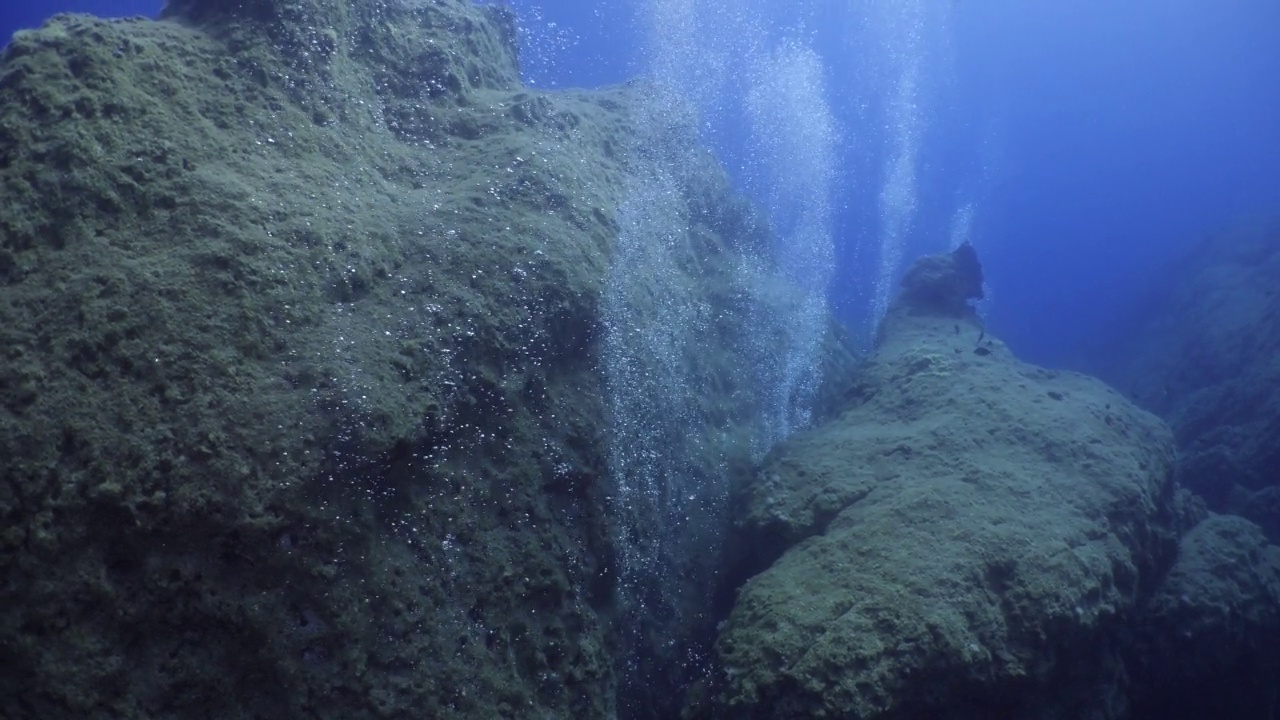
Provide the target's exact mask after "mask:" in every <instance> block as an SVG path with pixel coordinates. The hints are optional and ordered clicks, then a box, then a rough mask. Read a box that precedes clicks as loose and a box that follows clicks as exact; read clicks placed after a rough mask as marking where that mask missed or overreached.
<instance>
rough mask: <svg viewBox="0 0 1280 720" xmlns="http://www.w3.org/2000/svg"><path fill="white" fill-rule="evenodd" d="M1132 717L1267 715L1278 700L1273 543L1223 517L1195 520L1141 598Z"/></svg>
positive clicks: (1278, 606) (1279, 561)
mask: <svg viewBox="0 0 1280 720" xmlns="http://www.w3.org/2000/svg"><path fill="white" fill-rule="evenodd" d="M1135 635H1136V637H1137V638H1138V641H1137V642H1136V643H1135V647H1134V652H1133V654H1134V661H1133V662H1132V663H1131V666H1132V667H1134V668H1135V669H1138V670H1139V672H1136V673H1134V674H1135V676H1136V678H1137V679H1138V684H1139V685H1140V687H1141V690H1142V692H1139V693H1137V696H1138V702H1137V703H1135V704H1136V705H1137V708H1138V714H1137V717H1141V718H1152V719H1154V718H1168V719H1169V720H1181V719H1182V718H1187V719H1188V720H1189V719H1190V718H1203V717H1233V718H1249V717H1256V718H1265V717H1270V716H1273V715H1274V714H1275V710H1276V708H1277V707H1278V706H1277V702H1278V701H1280V653H1277V652H1276V648H1280V548H1278V547H1276V546H1275V545H1272V544H1270V543H1268V542H1267V540H1266V537H1264V536H1263V534H1262V532H1261V531H1260V530H1259V529H1258V527H1257V526H1256V525H1254V524H1253V523H1251V522H1249V521H1247V520H1244V519H1242V518H1238V517H1232V516H1229V515H1219V516H1213V517H1210V518H1208V519H1207V520H1205V521H1204V522H1201V523H1200V524H1199V525H1197V526H1196V527H1195V528H1194V529H1192V530H1191V531H1190V532H1189V533H1188V534H1187V536H1186V537H1184V538H1183V539H1182V542H1181V545H1180V547H1179V552H1178V560H1177V562H1176V563H1175V564H1174V566H1173V568H1172V569H1171V570H1170V571H1169V574H1168V576H1167V577H1166V578H1165V579H1164V581H1163V582H1162V583H1161V585H1160V588H1159V590H1158V591H1157V592H1156V594H1155V596H1154V597H1153V598H1152V599H1151V601H1150V603H1148V604H1147V606H1146V608H1145V611H1144V613H1143V616H1142V620H1141V622H1140V623H1139V624H1138V631H1137V632H1136V633H1135Z"/></svg>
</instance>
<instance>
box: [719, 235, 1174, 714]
mask: <svg viewBox="0 0 1280 720" xmlns="http://www.w3.org/2000/svg"><path fill="white" fill-rule="evenodd" d="M975 271H976V258H973V257H972V256H971V249H962V250H960V251H957V253H956V254H954V255H952V256H944V257H938V258H929V259H925V260H923V261H921V263H920V264H919V265H917V266H916V268H915V269H913V270H912V271H911V272H909V273H908V274H907V277H908V278H909V281H908V288H907V290H905V291H904V292H903V294H902V295H901V297H900V298H899V299H898V300H897V302H896V303H895V305H894V306H893V308H892V309H891V310H890V311H889V313H888V316H887V317H886V319H885V321H884V324H883V326H882V328H881V332H880V336H879V342H878V346H877V347H876V349H875V352H874V354H873V355H872V356H871V358H870V359H869V361H868V363H867V366H866V367H865V368H864V372H863V374H862V375H861V376H860V378H861V379H860V381H859V384H858V386H857V388H856V389H855V391H854V393H853V395H852V397H851V401H850V403H849V405H848V407H847V409H846V410H845V411H844V413H843V414H841V415H840V416H839V417H838V419H836V420H834V421H832V422H830V423H828V424H826V425H825V426H822V427H820V428H817V429H815V430H813V431H811V432H807V433H804V434H802V435H800V436H797V437H796V438H795V439H793V440H792V441H789V442H787V443H786V444H785V445H784V446H783V447H782V448H781V449H780V450H778V451H777V452H775V453H774V454H773V455H772V457H771V459H770V460H769V461H768V462H766V464H765V465H764V466H763V468H762V469H761V470H760V471H759V473H758V476H757V477H756V479H755V481H754V482H753V483H752V485H751V486H750V487H749V489H748V490H747V492H746V493H745V496H744V498H743V502H742V509H741V514H740V522H741V529H742V538H741V544H742V546H743V547H746V548H749V549H750V551H754V552H756V553H758V555H759V557H760V558H762V559H763V561H764V563H763V564H765V565H767V567H764V569H763V570H762V571H761V572H759V574H757V575H755V577H753V578H751V579H750V580H749V581H748V582H747V583H746V584H745V585H744V586H743V587H742V589H741V591H740V594H739V596H738V598H737V601H736V604H735V605H734V606H733V610H732V612H731V614H730V616H729V618H728V620H727V621H726V623H725V625H724V629H723V632H722V633H721V635H720V637H719V640H718V642H717V645H716V650H717V653H718V659H719V662H720V664H721V671H722V677H721V680H720V682H719V685H718V686H717V687H716V688H715V690H714V691H713V692H712V693H711V697H712V698H713V699H712V700H711V701H710V702H709V703H708V705H707V706H706V707H704V708H703V712H705V714H706V715H708V716H713V717H724V718H778V717H811V718H847V717H857V718H863V719H864V720H867V719H871V718H934V717H946V718H975V719H976V718H991V717H1017V718H1081V717H1099V718H1103V717H1106V718H1112V717H1121V716H1122V715H1123V713H1124V711H1125V710H1126V708H1125V702H1124V699H1123V694H1120V693H1117V692H1116V691H1117V690H1118V689H1119V688H1118V687H1117V683H1119V682H1120V681H1119V680H1117V678H1118V677H1119V675H1120V674H1122V673H1119V674H1118V671H1119V670H1121V669H1122V663H1123V662H1124V660H1123V655H1122V653H1121V643H1119V641H1118V638H1119V637H1120V635H1121V634H1122V633H1121V631H1122V630H1123V628H1124V626H1125V624H1126V623H1127V622H1128V620H1129V618H1130V617H1131V616H1132V615H1133V614H1134V613H1135V612H1137V611H1138V610H1139V609H1140V607H1141V604H1142V602H1143V600H1144V599H1145V598H1146V597H1147V596H1149V594H1150V592H1151V591H1152V589H1153V588H1154V586H1155V584H1156V583H1157V582H1159V580H1160V578H1161V577H1162V571H1163V569H1164V568H1165V567H1167V565H1168V563H1169V562H1171V560H1172V557H1173V555H1174V551H1175V543H1176V535H1175V532H1174V530H1175V528H1174V522H1173V521H1174V518H1173V516H1172V511H1173V508H1174V503H1173V499H1174V495H1175V492H1174V488H1173V485H1172V480H1171V473H1172V469H1173V463H1174V450H1173V439H1172V437H1171V435H1170V433H1169V431H1168V429H1167V428H1166V427H1165V426H1164V425H1163V423H1161V422H1160V421H1159V420H1158V419H1156V418H1155V417H1154V416H1152V415H1149V414H1147V413H1145V412H1143V411H1141V410H1139V409H1137V408H1135V407H1134V406H1133V405H1131V404H1129V403H1128V402H1126V401H1125V399H1124V398H1123V397H1122V396H1120V395H1119V394H1117V393H1116V392H1114V391H1112V390H1111V389H1109V388H1107V387H1106V386H1104V385H1103V384H1102V383H1100V382H1097V381H1095V380H1093V379H1090V378H1088V377H1084V376H1081V375H1076V374H1072V373H1061V372H1052V371H1048V370H1042V369H1039V368H1035V367H1030V366H1028V365H1025V364H1023V363H1021V362H1019V361H1018V360H1017V359H1016V358H1015V357H1013V355H1012V354H1011V353H1010V352H1009V350H1008V349H1007V348H1006V347H1005V346H1004V345H1003V344H1001V343H1000V342H999V341H997V340H994V339H991V338H989V337H988V336H985V333H983V332H982V331H981V330H980V328H979V325H978V323H977V320H976V318H975V316H974V315H973V312H972V310H969V309H968V308H967V307H966V306H964V305H963V300H964V299H965V298H966V297H973V296H974V292H975V291H977V290H979V289H980V285H981V283H980V277H981V276H980V272H978V274H977V275H976V277H975ZM975 280H976V282H975ZM957 303H959V304H957ZM774 558H776V560H773V559H774ZM770 561H772V562H770Z"/></svg>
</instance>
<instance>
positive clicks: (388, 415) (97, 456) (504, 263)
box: [0, 0, 848, 718]
mask: <svg viewBox="0 0 1280 720" xmlns="http://www.w3.org/2000/svg"><path fill="white" fill-rule="evenodd" d="M514 34H515V28H514V23H513V18H512V17H511V15H510V14H509V13H508V12H506V11H503V10H501V9H498V8H480V7H474V6H472V5H471V4H470V3H467V2H462V1H461V0H437V1H432V2H416V1H413V2H410V1H407V0H406V1H404V2H401V1H399V0H387V1H386V2H383V1H381V0H360V1H357V2H345V1H341V2H340V1H339V0H254V1H252V2H224V1H221V0H184V1H175V2H172V3H170V5H169V6H168V8H167V9H166V11H165V13H164V19H163V20H162V21H160V22H152V21H143V20H122V21H103V20H99V19H95V18H90V17H84V16H60V17H58V18H55V19H54V20H52V21H50V22H49V23H48V24H47V25H46V26H45V27H43V28H41V29H39V30H36V31H30V32H23V33H19V34H18V35H17V36H16V37H15V38H14V40H13V41H12V43H10V44H9V45H8V46H7V47H6V48H5V49H4V52H3V57H0V193H2V194H3V197H4V199H5V201H4V205H3V209H2V210H0V353H2V354H3V355H2V359H0V457H3V458H4V462H3V467H2V468H0V525H2V531H0V571H2V573H3V574H2V577H3V584H0V668H3V672H0V716H3V717H13V718H31V717H112V718H135V717H137V718H143V717H147V718H150V717H218V718H264V717H272V718H284V717H312V718H314V717H323V718H371V717H379V718H410V717H412V718H419V717H430V718H504V717H505V718H525V717H538V718H553V717H583V718H585V717H592V718H594V717H610V716H612V715H613V714H614V713H615V712H617V711H618V704H619V700H618V698H617V688H618V683H619V681H618V676H617V672H616V669H617V666H618V665H619V663H620V657H621V651H620V642H619V632H618V628H616V627H614V625H613V617H614V613H613V609H614V606H615V604H616V597H615V591H616V587H615V583H616V577H617V565H616V564H617V548H616V547H615V540H614V538H615V536H616V533H615V529H614V527H613V526H612V520H611V518H610V516H609V515H608V512H607V509H608V501H607V495H608V492H609V488H608V483H607V480H606V478H605V477H604V467H605V461H604V457H605V450H606V448H605V440H606V439H605V437H604V433H605V430H606V428H607V422H606V418H605V415H604V409H603V407H602V400H601V382H602V381H601V375H600V371H599V357H598V355H599V353H598V344H599V335H600V324H601V320H600V311H599V307H598V304H599V298H600V293H601V289H602V284H603V282H604V278H605V277H606V274H607V272H606V271H607V268H608V265H609V258H610V252H611V249H612V247H613V242H614V239H615V236H616V233H617V224H616V222H615V219H614V215H615V211H616V208H617V206H618V204H619V203H620V202H621V198H622V196H623V195H624V188H625V184H626V183H625V178H626V177H628V176H630V175H633V174H635V173H636V172H638V166H640V165H643V163H645V162H647V161H646V160H645V159H643V158H641V157H639V156H637V155H635V154H633V153H629V152H628V151H627V145H628V138H629V137H630V136H631V135H632V128H631V122H632V120H631V115H630V110H629V107H630V103H631V102H632V99H633V95H632V92H633V91H631V90H626V89H619V90H613V91H601V92H592V93H558V94H546V93H539V92H533V91H530V90H527V89H525V88H522V87H521V86H520V84H519V79H518V77H519V76H518V71H517V65H516V57H515V44H514ZM679 131H680V130H679V129H678V128H676V129H673V130H672V132H679ZM683 132H685V133H687V134H689V135H690V137H691V136H692V131H691V130H689V129H687V128H686V129H684V130H683ZM679 178H680V183H681V184H680V185H679V188H678V189H679V190H680V198H679V199H678V202H679V207H680V210H681V212H682V213H683V217H686V218H687V219H688V226H687V228H686V233H685V234H684V235H682V236H681V237H680V241H681V242H683V243H685V245H686V250H687V252H685V253H684V254H683V255H682V256H681V257H682V261H681V265H680V266H679V268H678V282H681V283H684V284H685V285H687V287H688V288H689V293H690V295H691V296H694V297H695V298H696V299H697V300H698V301H699V302H702V303H705V304H706V305H708V306H709V307H713V308H722V307H727V306H729V305H731V304H732V303H733V302H736V299H735V298H736V296H735V293H740V288H737V286H736V285H735V280H734V279H733V275H732V272H731V270H730V268H731V267H733V265H734V263H735V261H734V259H733V256H732V252H731V245H733V244H735V243H736V244H738V246H742V245H743V244H751V243H756V244H757V245H758V244H760V243H766V242H767V241H768V231H767V228H765V227H764V226H763V225H762V224H761V223H760V222H759V221H758V220H756V219H755V218H754V217H753V216H752V214H751V212H750V211H749V209H748V208H747V207H746V206H745V204H744V203H743V201H742V200H741V199H739V198H736V197H734V196H733V195H732V194H731V193H730V191H729V190H728V188H727V183H726V182H725V179H724V177H723V175H722V173H721V172H720V170H719V169H718V167H717V166H716V165H715V164H714V163H713V162H712V161H711V160H710V158H709V157H706V156H702V157H701V160H700V161H699V162H696V163H693V164H691V165H690V166H687V167H684V168H682V169H681V174H680V175H679ZM642 310H643V309H642ZM717 317H719V318H720V319H719V320H717V322H716V324H715V325H714V328H713V329H714V332H713V333H709V334H708V337H707V339H706V346H705V347H704V348H703V350H705V352H701V353H699V354H698V355H697V356H696V357H688V358H684V360H683V361H684V362H685V363H687V364H688V368H687V372H688V373H689V375H690V376H691V377H693V378H694V379H695V380H696V381H697V383H698V386H699V387H703V388H706V390H705V392H706V394H705V396H703V397H700V398H698V400H697V402H698V405H699V407H702V408H705V414H704V415H703V416H702V417H703V420H704V421H705V422H706V423H707V425H708V429H709V430H710V428H711V426H712V425H714V428H715V432H716V433H717V437H719V436H722V435H725V434H732V432H733V431H732V428H733V426H734V425H735V423H741V422H745V421H743V420H742V418H744V417H748V418H749V417H750V416H751V415H752V413H751V412H750V409H751V404H752V403H753V402H755V401H754V400H753V399H752V396H751V393H750V392H748V391H747V390H745V389H743V388H739V387H736V383H735V372H736V368H735V367H734V362H733V357H734V355H733V349H734V344H735V343H737V342H739V341H740V338H741V337H742V336H743V334H744V333H745V332H748V331H749V330H750V329H749V328H746V327H743V326H742V325H741V324H740V322H739V321H737V320H735V319H734V316H733V315H732V313H725V314H722V315H718V316H717ZM841 367H844V368H847V367H848V363H847V355H841V354H839V353H838V352H834V353H833V355H832V359H831V364H830V365H829V369H830V370H832V373H831V374H832V376H833V377H838V376H839V372H838V371H839V369H840V368H841ZM691 431H692V433H695V434H696V433H697V432H698V429H697V428H692V429H691ZM691 444H692V443H691ZM699 447H701V448H704V449H705V450H706V456H705V457H699V458H695V459H694V460H693V462H694V464H695V466H699V467H706V468H709V469H708V470H707V472H708V473H710V472H711V470H710V468H715V467H721V466H723V465H724V463H726V462H727V459H726V458H727V453H728V452H729V450H727V449H726V448H725V447H723V446H721V445H717V444H716V442H714V441H709V442H707V443H702V444H700V445H699ZM716 561H717V557H716V555H715V553H714V552H708V553H705V556H703V557H699V558H691V559H689V560H688V561H687V562H688V566H687V567H684V568H681V569H680V570H678V571H676V573H675V575H676V577H683V578H690V580H689V581H688V582H689V584H690V586H691V587H695V588H699V587H705V586H708V585H710V584H713V583H714V581H715V578H716V568H715V566H714V563H715V562H716ZM698 597H700V595H698V594H697V593H690V594H688V595H687V596H686V599H687V602H688V604H689V605H690V606H691V608H690V609H688V612H687V613H671V614H670V615H669V616H666V617H663V618H661V619H659V620H658V621H657V622H656V623H655V626H656V628H657V629H659V630H662V631H663V633H662V636H661V638H660V639H661V641H662V643H663V649H664V650H663V651H664V652H668V653H686V651H688V648H689V647H690V646H692V645H696V642H697V641H696V638H694V636H695V635H696V634H697V633H698V632H700V631H701V630H700V626H699V623H703V624H705V623H706V622H707V620H706V615H705V613H703V612H702V611H701V610H700V609H699V607H698V605H699V602H700V601H698V600H697V598H698ZM673 638H674V642H673ZM674 674H676V675H678V673H674ZM679 681H680V678H679V677H677V678H676V680H674V681H673V682H674V683H678V682H679ZM657 689H658V690H659V691H660V693H659V694H660V695H662V697H663V698H665V699H663V700H661V701H658V702H653V701H647V703H646V705H647V707H648V712H651V713H661V712H663V711H664V709H670V708H669V706H673V705H674V704H676V703H678V688H677V687H674V686H669V685H660V686H659V687H658V688H657Z"/></svg>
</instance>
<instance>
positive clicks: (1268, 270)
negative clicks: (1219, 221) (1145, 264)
mask: <svg viewBox="0 0 1280 720" xmlns="http://www.w3.org/2000/svg"><path fill="white" fill-rule="evenodd" d="M1161 277H1162V282H1161V284H1160V286H1159V287H1158V288H1157V289H1155V290H1154V291H1153V292H1152V293H1151V294H1150V297H1149V300H1148V302H1147V304H1146V305H1145V306H1144V308H1143V309H1142V311H1141V312H1139V313H1138V314H1137V315H1136V316H1135V317H1133V318H1131V319H1130V321H1129V322H1127V323H1125V324H1124V325H1123V327H1122V329H1121V330H1120V333H1121V334H1122V337H1120V338H1118V339H1117V341H1116V342H1113V343H1109V344H1108V346H1107V348H1106V350H1105V359H1104V360H1103V361H1101V362H1099V371H1100V372H1101V373H1102V374H1103V376H1104V377H1106V378H1108V379H1109V380H1111V381H1112V382H1114V383H1115V385H1116V386H1117V387H1121V388H1124V389H1125V390H1126V391H1127V392H1131V393H1132V394H1133V396H1134V397H1135V398H1137V401H1138V402H1139V403H1140V404H1142V405H1144V406H1146V407H1149V408H1151V409H1152V410H1153V411H1154V412H1157V413H1159V414H1160V415H1161V416H1162V417H1164V418H1165V420H1166V421H1168V422H1169V424H1170V425H1171V426H1172V427H1173V429H1174V432H1175V435H1176V437H1177V441H1178V447H1179V451H1180V455H1181V459H1180V465H1181V473H1180V474H1181V477H1182V478H1183V481H1184V482H1185V483H1186V484H1187V486H1188V487H1190V488H1192V489H1194V490H1195V491H1196V492H1197V493H1198V494H1200V495H1201V496H1202V497H1204V498H1205V501H1206V502H1207V503H1208V505H1209V508H1210V509H1211V510H1214V511H1216V512H1230V513H1237V514H1240V515H1243V516H1245V517H1248V518H1249V519H1250V520H1253V521H1254V522H1256V523H1258V524H1259V525H1260V526H1262V528H1263V529H1264V531H1265V532H1266V533H1267V536H1268V538H1269V539H1270V540H1271V542H1273V543H1276V542H1280V363H1277V362H1276V360H1275V359H1276V357H1277V356H1280V323H1277V322H1276V318H1277V317H1280V223H1277V222H1275V221H1272V222H1271V223H1270V224H1265V223H1264V224H1259V225H1257V226H1253V227H1240V228H1237V229H1235V230H1234V231H1232V232H1227V233H1222V234H1220V235H1217V236H1214V237H1210V238H1206V239H1205V240H1204V242H1202V243H1201V244H1200V245H1199V246H1198V247H1197V248H1195V249H1194V250H1192V251H1191V252H1190V253H1189V254H1188V255H1187V256H1186V257H1184V258H1183V259H1182V260H1181V262H1179V263H1177V264H1175V265H1173V266H1171V267H1168V268H1164V269H1163V270H1162V271H1161Z"/></svg>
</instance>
